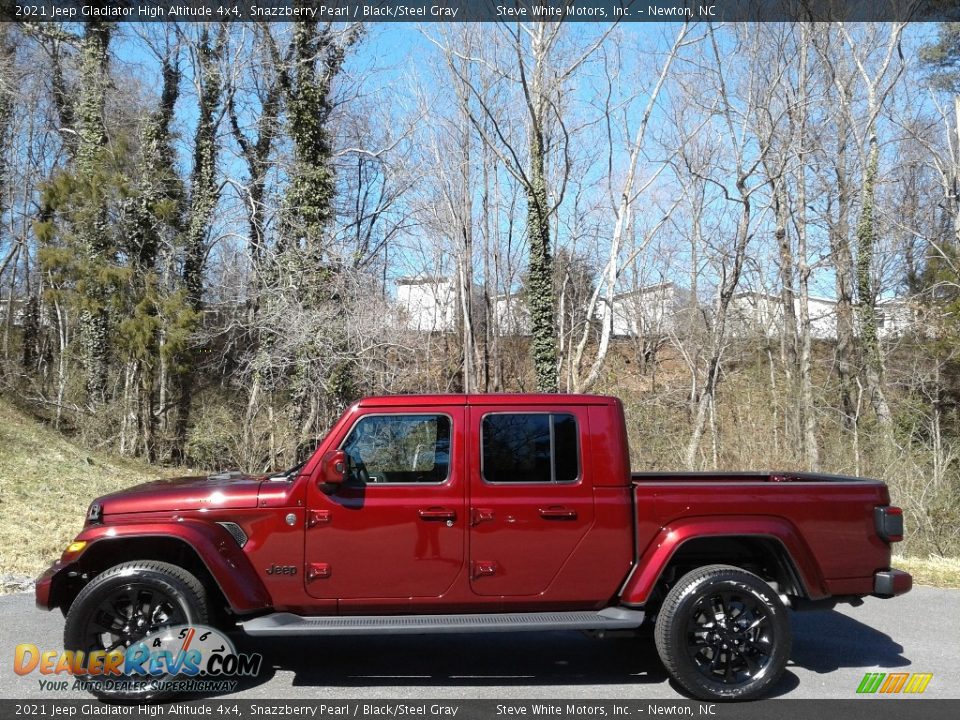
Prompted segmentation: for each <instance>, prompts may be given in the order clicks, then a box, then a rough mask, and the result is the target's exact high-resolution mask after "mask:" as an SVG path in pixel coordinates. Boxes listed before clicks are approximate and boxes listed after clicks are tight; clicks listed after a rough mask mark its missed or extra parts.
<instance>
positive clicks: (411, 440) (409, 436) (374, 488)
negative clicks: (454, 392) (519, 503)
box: [304, 407, 467, 607]
mask: <svg viewBox="0 0 960 720" xmlns="http://www.w3.org/2000/svg"><path fill="white" fill-rule="evenodd" d="M463 415H464V413H463V408H462V407H438V408H430V409H429V411H419V410H416V409H403V410H396V411H393V410H392V409H391V411H389V412H383V411H382V410H380V411H377V412H373V411H371V412H369V413H366V414H361V415H360V416H359V417H357V419H356V420H355V422H354V423H353V424H352V425H351V426H350V427H349V428H348V429H347V430H345V432H344V435H343V437H342V438H340V439H339V440H335V442H336V443H337V445H336V446H337V447H338V448H340V449H342V450H344V451H345V452H346V454H347V461H348V463H347V464H348V468H347V472H348V479H347V481H346V482H344V483H343V484H342V485H340V486H338V487H337V488H335V489H332V488H330V487H329V486H326V485H324V484H322V483H319V482H316V481H311V483H310V487H309V489H308V491H307V530H306V541H305V542H306V547H305V552H306V577H305V578H304V581H305V582H306V588H307V592H308V593H309V594H310V595H312V596H313V597H317V598H327V599H330V598H337V599H339V600H341V601H342V606H345V607H349V605H350V602H349V601H351V600H358V599H366V600H377V599H386V600H387V601H386V602H384V603H383V605H384V607H386V606H390V605H391V603H390V602H389V599H392V598H393V599H400V598H402V599H407V598H412V597H439V596H441V595H443V594H444V592H445V591H446V590H447V589H448V588H449V587H450V586H451V585H452V584H453V582H454V579H455V578H456V577H457V574H458V573H459V571H460V569H461V567H462V565H463V563H464V561H465V557H464V546H465V540H466V525H467V523H466V518H465V516H466V512H465V510H466V500H465V497H466V478H465V477H462V468H463V467H464V462H463V457H464V453H465V449H464V443H463V440H462V438H463ZM400 604H401V605H402V603H400Z"/></svg>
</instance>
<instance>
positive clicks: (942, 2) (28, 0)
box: [0, 0, 960, 23]
mask: <svg viewBox="0 0 960 720" xmlns="http://www.w3.org/2000/svg"><path fill="white" fill-rule="evenodd" d="M0 20H2V21H14V22H17V21H25V22H85V21H89V20H107V21H118V22H175V21H202V22H221V21H228V22H251V21H258V22H263V21H267V22H270V21H273V22H289V21H296V20H313V21H318V22H328V21H337V22H484V21H494V20H499V21H509V22H529V21H537V20H563V21H564V22H604V23H609V22H684V21H694V22H706V21H712V22H795V21H802V22H821V21H838V20H843V21H850V22H878V21H889V20H903V21H928V22H929V21H938V22H942V21H957V20H960V3H958V2H957V0H0Z"/></svg>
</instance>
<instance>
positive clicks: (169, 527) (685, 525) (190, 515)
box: [36, 394, 912, 700]
mask: <svg viewBox="0 0 960 720" xmlns="http://www.w3.org/2000/svg"><path fill="white" fill-rule="evenodd" d="M902 536H903V518H902V513H901V511H900V509H899V508H897V507H893V506H891V505H890V496H889V493H888V491H887V487H886V486H885V485H884V484H883V483H881V482H878V481H874V480H866V479H860V478H852V477H842V476H829V475H814V474H809V473H793V472H773V473H757V472H742V473H659V474H655V473H631V471H630V466H629V452H628V447H627V430H626V424H625V421H624V414H623V407H622V405H621V403H620V401H619V400H617V399H616V398H611V397H602V396H588V395H530V394H527V395H419V396H393V397H374V398H368V399H365V400H362V401H360V402H358V403H356V404H355V405H353V406H352V407H350V408H349V409H348V410H347V411H346V412H345V413H344V415H343V417H342V418H341V419H340V420H339V421H338V422H337V423H336V424H335V425H334V426H333V428H332V429H331V430H330V432H329V434H328V435H327V436H326V437H325V438H324V439H323V440H322V441H321V442H320V443H319V445H318V447H317V449H316V450H315V451H314V452H313V454H312V455H311V456H310V458H309V459H308V460H307V461H306V462H305V463H303V464H302V465H300V466H297V467H294V468H292V469H290V470H289V471H286V472H284V473H280V474H276V475H270V476H257V477H254V476H247V475H241V474H239V473H224V474H221V475H214V476H211V477H198V478H180V479H173V480H157V481H155V482H151V483H147V484H144V485H140V486H137V487H133V488H130V489H129V490H125V491H122V492H117V493H113V494H110V495H106V496H104V497H101V498H98V499H96V500H95V501H94V502H93V503H92V504H91V505H90V509H89V512H88V514H87V518H86V522H85V524H84V526H83V529H82V531H81V532H80V534H79V535H77V537H76V540H75V541H74V542H73V543H71V545H70V546H69V547H68V548H67V549H66V550H65V551H64V553H63V555H62V557H61V558H60V559H59V560H58V561H57V562H55V563H54V564H53V566H51V567H50V568H49V569H48V570H47V571H46V572H45V573H44V574H43V575H42V576H41V577H40V578H39V580H38V581H37V585H36V601H37V605H38V606H39V607H41V608H46V609H52V608H60V609H61V610H62V611H63V613H64V614H65V615H66V627H65V633H64V634H65V637H64V643H65V647H66V649H69V650H73V651H83V652H85V653H88V654H89V653H91V652H93V651H96V650H108V649H112V648H118V647H119V648H123V647H129V646H130V644H131V643H133V642H136V641H138V640H139V639H141V638H143V637H144V636H146V635H147V634H148V633H153V632H157V631H158V630H161V629H162V628H164V627H166V626H171V627H172V626H175V625H180V624H187V623H196V624H210V625H215V626H217V627H219V628H222V629H225V630H230V629H233V630H236V629H238V628H239V629H241V630H242V631H243V632H245V633H246V634H248V635H250V636H255V637H256V636H270V635H272V636H318V638H322V636H326V635H337V634H339V635H342V634H365V633H434V632H437V633H451V632H453V633H462V632H520V631H535V630H548V629H564V628H568V629H579V630H594V631H597V630H631V629H639V628H640V627H641V626H642V625H644V624H648V625H652V628H653V635H654V641H655V643H656V647H657V650H658V652H659V655H660V658H661V659H662V661H663V664H664V665H665V666H666V669H667V671H668V672H669V674H670V675H671V676H672V677H673V678H674V679H675V680H676V682H678V683H679V684H680V685H681V686H682V687H683V688H685V689H686V691H688V692H689V693H690V694H691V695H692V696H694V697H697V698H701V699H707V700H736V699H751V698H756V697H760V696H762V695H763V694H764V693H765V692H767V691H768V690H769V689H770V688H771V686H772V685H773V684H774V683H776V681H777V679H778V678H779V677H780V675H781V673H782V672H783V669H784V666H785V665H786V662H787V660H788V658H789V655H790V647H791V634H790V626H789V623H788V618H787V608H788V607H789V608H794V609H803V608H808V607H831V606H833V605H834V604H836V603H841V602H845V603H853V604H859V603H861V602H862V598H864V597H865V596H875V597H882V598H889V597H893V596H896V595H900V594H902V593H905V592H907V591H908V590H909V589H910V587H911V584H912V580H911V577H910V575H909V574H907V573H905V572H901V571H899V570H895V569H892V568H891V567H890V558H891V543H894V542H897V541H899V540H901V539H902ZM98 694H102V695H104V696H107V697H110V696H114V697H115V695H111V693H110V691H109V690H104V691H103V692H102V693H98ZM155 695H156V694H151V692H150V690H149V688H147V689H145V690H143V691H139V694H137V695H135V696H134V697H136V698H149V697H154V696H155Z"/></svg>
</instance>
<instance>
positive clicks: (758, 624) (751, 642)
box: [654, 565, 791, 700]
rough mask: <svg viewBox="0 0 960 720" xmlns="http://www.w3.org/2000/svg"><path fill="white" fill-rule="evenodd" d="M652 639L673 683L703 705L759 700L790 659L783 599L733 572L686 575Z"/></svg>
mask: <svg viewBox="0 0 960 720" xmlns="http://www.w3.org/2000/svg"><path fill="white" fill-rule="evenodd" d="M654 637H655V640H656V644H657V650H658V652H659V653H660V658H661V660H662V661H663V664H664V666H665V667H666V668H667V671H668V672H669V673H670V675H671V676H672V677H673V679H674V680H675V681H676V682H678V683H679V684H680V685H682V686H683V687H684V688H685V689H686V690H687V691H688V692H690V693H691V694H692V695H693V696H694V697H697V698H699V699H702V700H748V699H753V698H756V697H759V696H761V695H762V694H763V693H764V692H766V691H767V690H768V689H769V688H770V686H771V685H772V684H773V683H775V682H776V681H777V680H778V679H779V677H780V676H781V675H782V673H783V670H784V668H785V666H786V663H787V660H788V658H789V656H790V646H791V634H790V625H789V622H788V619H787V612H786V608H785V607H784V605H783V602H782V601H781V600H780V598H779V597H778V595H777V593H776V592H775V591H774V590H773V588H771V587H770V585H768V584H767V583H766V582H764V581H763V580H762V579H761V578H759V577H757V576H756V575H754V574H752V573H749V572H746V571H745V570H741V569H740V568H736V567H732V566H727V565H711V566H707V567H703V568H698V569H697V570H694V571H692V572H690V573H688V574H686V575H684V576H683V577H682V578H681V579H680V580H679V581H678V582H677V584H676V585H674V586H673V588H671V590H670V592H669V593H668V594H667V596H666V598H665V599H664V602H663V606H662V608H661V609H660V612H659V614H658V616H657V624H656V627H655V631H654Z"/></svg>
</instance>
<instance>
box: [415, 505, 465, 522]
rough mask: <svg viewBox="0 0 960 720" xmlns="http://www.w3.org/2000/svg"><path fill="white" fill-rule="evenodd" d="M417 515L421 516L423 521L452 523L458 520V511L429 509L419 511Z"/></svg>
mask: <svg viewBox="0 0 960 720" xmlns="http://www.w3.org/2000/svg"><path fill="white" fill-rule="evenodd" d="M417 515H419V516H420V519H421V520H448V521H450V522H452V521H454V520H456V519H457V513H456V511H455V510H448V509H447V508H427V509H425V510H418V511H417Z"/></svg>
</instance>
